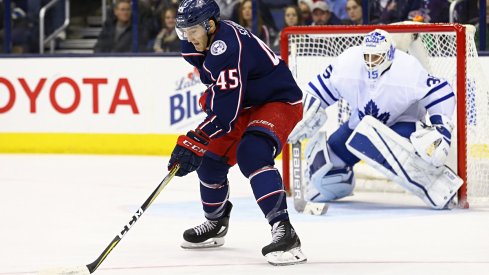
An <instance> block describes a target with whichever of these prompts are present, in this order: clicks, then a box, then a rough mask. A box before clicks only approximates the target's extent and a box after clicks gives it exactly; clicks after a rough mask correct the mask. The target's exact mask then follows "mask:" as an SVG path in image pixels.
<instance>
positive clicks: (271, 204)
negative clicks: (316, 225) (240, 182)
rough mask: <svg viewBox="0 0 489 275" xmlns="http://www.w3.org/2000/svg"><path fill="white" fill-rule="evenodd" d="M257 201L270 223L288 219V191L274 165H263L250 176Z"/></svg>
mask: <svg viewBox="0 0 489 275" xmlns="http://www.w3.org/2000/svg"><path fill="white" fill-rule="evenodd" d="M250 183H251V187H252V188H253V194H254V195H255V199H256V202H257V203H258V205H259V206H260V208H261V211H262V212H263V214H265V217H266V218H267V220H268V223H269V224H274V223H275V222H277V221H281V220H288V219H289V214H288V213H287V201H286V193H285V190H284V187H283V184H282V178H281V177H280V174H279V173H278V171H277V169H276V168H274V167H270V166H267V167H263V168H262V169H259V170H258V171H256V172H255V173H253V174H251V176H250Z"/></svg>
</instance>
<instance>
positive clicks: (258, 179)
mask: <svg viewBox="0 0 489 275" xmlns="http://www.w3.org/2000/svg"><path fill="white" fill-rule="evenodd" d="M275 149H276V145H275V142H274V141H273V140H272V139H271V138H270V137H268V136H265V135H264V134H262V133H247V134H245V136H244V137H243V138H242V139H241V142H240V144H239V146H238V151H237V159H238V165H239V169H241V172H242V173H243V175H244V176H245V177H247V178H248V179H249V180H250V183H251V188H252V189H253V194H254V195H255V198H256V201H257V203H258V205H259V206H260V208H261V210H262V212H263V214H264V215H265V217H266V218H267V220H268V222H269V223H270V224H273V223H275V222H276V221H280V220H285V219H288V213H287V202H286V199H285V195H286V194H285V190H284V187H283V184H282V178H281V177H280V174H279V173H278V171H277V169H275V168H274V164H275V162H274V157H273V156H274V153H275Z"/></svg>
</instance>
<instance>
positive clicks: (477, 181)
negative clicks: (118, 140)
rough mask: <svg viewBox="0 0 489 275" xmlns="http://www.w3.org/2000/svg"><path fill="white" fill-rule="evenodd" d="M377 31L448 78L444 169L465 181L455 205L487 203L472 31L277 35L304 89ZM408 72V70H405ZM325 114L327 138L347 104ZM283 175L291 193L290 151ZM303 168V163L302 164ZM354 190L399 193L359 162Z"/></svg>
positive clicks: (488, 145)
mask: <svg viewBox="0 0 489 275" xmlns="http://www.w3.org/2000/svg"><path fill="white" fill-rule="evenodd" d="M376 28H381V29H384V30H386V31H388V32H390V33H391V34H393V36H394V40H395V42H396V46H397V48H398V49H401V50H403V51H408V52H409V53H411V54H413V55H415V56H416V57H417V58H418V59H419V60H420V61H421V63H422V64H423V66H425V68H426V69H427V70H428V71H429V72H430V73H431V74H433V75H435V76H437V77H442V78H445V79H447V80H448V81H449V82H450V84H451V86H452V87H453V89H454V90H455V92H456V95H457V109H456V114H455V115H454V120H455V121H456V129H455V130H454V133H456V135H454V140H452V152H450V155H449V160H448V162H447V165H448V166H450V167H451V168H452V169H453V170H454V171H457V173H458V175H459V176H460V177H461V178H462V179H463V180H464V185H463V186H462V187H461V188H460V190H459V193H458V198H459V206H460V207H464V208H467V207H468V206H469V204H468V201H470V202H471V203H479V202H487V201H488V200H489V130H488V129H489V115H488V109H489V85H488V84H487V79H486V78H485V77H484V75H483V72H482V68H481V66H480V64H479V60H478V54H477V50H476V47H475V42H474V32H475V28H474V27H473V26H463V25H459V24H399V25H375V26H374V25H369V26H308V27H289V28H286V29H285V30H283V31H282V36H281V55H282V58H283V59H284V60H285V61H286V62H288V64H289V68H290V69H291V71H292V73H293V75H294V76H295V78H296V80H297V82H298V84H299V86H300V87H301V88H303V90H304V88H305V86H306V85H307V83H308V82H309V80H310V79H312V78H313V77H315V76H316V74H317V73H319V72H320V71H321V70H323V69H324V68H325V67H326V66H327V65H328V64H330V63H331V62H332V61H333V60H334V59H335V58H336V57H337V56H338V55H339V54H341V53H342V52H343V51H344V50H346V49H348V48H350V47H352V46H355V45H360V44H361V42H362V39H363V37H364V35H365V34H366V33H368V32H370V31H372V30H374V29H376ZM406 72H407V73H408V72H409V68H406ZM335 105H336V106H334V105H333V106H332V107H331V108H329V109H328V110H327V113H328V122H327V123H326V125H325V128H326V131H327V133H328V135H329V134H331V133H332V132H334V130H335V129H336V128H337V127H338V126H339V125H340V124H341V123H343V122H345V121H347V120H348V117H349V107H348V103H347V102H346V101H343V100H341V99H340V100H339V101H338V103H337V104H335ZM283 165H284V167H283V177H284V183H285V186H286V189H288V190H289V191H290V189H291V184H290V182H291V176H292V175H291V174H292V173H290V172H289V171H291V169H290V168H291V162H290V149H289V147H287V148H285V149H284V152H283ZM302 167H304V165H302ZM354 170H355V175H356V177H357V186H356V187H355V191H359V190H360V191H361V190H367V191H380V192H385V191H394V192H398V191H399V192H402V191H403V190H402V189H401V188H400V187H398V186H397V184H395V183H392V182H389V181H388V180H387V179H386V178H385V177H383V176H382V175H381V174H380V173H378V172H377V171H375V170H374V169H373V168H370V167H368V166H367V165H366V164H364V163H362V162H360V163H359V164H357V165H355V167H354Z"/></svg>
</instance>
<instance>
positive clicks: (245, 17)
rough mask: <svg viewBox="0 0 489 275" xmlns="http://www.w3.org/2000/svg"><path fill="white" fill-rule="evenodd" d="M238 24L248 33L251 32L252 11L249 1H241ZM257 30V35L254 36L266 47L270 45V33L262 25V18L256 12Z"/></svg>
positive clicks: (258, 12)
mask: <svg viewBox="0 0 489 275" xmlns="http://www.w3.org/2000/svg"><path fill="white" fill-rule="evenodd" d="M239 11H240V12H239V24H240V25H241V26H243V27H245V28H246V29H248V30H249V31H252V28H253V11H252V3H251V0H243V2H241V5H240V6H239ZM256 14H257V16H258V20H257V22H258V23H257V24H258V26H257V30H258V33H255V35H256V36H257V37H258V38H260V39H261V40H262V41H263V42H265V43H266V44H267V45H270V33H269V29H268V27H267V26H266V25H265V24H264V23H263V18H262V17H261V13H260V11H259V10H258V11H257V13H256Z"/></svg>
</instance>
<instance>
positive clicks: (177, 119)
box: [170, 70, 205, 126]
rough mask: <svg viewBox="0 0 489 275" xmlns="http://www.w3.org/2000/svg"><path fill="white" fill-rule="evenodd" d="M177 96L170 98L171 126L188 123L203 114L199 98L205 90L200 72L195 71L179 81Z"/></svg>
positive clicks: (176, 88)
mask: <svg viewBox="0 0 489 275" xmlns="http://www.w3.org/2000/svg"><path fill="white" fill-rule="evenodd" d="M175 86H176V87H175V92H176V93H175V94H174V95H172V96H170V125H171V126H174V125H180V124H182V123H183V122H188V120H189V119H192V118H194V117H196V116H197V115H199V114H200V113H202V110H201V109H200V107H199V98H200V95H201V94H202V92H203V91H204V89H205V86H204V85H202V84H201V82H200V78H199V72H198V71H197V70H194V71H193V72H191V73H189V74H188V75H187V76H184V77H181V78H180V79H179V80H177V82H176V85H175Z"/></svg>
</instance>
